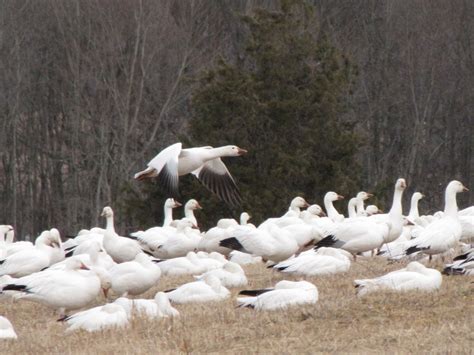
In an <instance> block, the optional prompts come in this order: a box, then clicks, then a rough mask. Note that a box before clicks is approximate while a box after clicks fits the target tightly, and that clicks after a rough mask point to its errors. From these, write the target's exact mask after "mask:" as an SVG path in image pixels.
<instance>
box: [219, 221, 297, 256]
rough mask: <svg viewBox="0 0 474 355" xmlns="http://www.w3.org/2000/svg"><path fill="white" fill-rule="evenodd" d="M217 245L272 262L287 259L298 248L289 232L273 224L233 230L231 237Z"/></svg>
mask: <svg viewBox="0 0 474 355" xmlns="http://www.w3.org/2000/svg"><path fill="white" fill-rule="evenodd" d="M219 245H220V246H223V247H226V248H230V249H233V250H238V251H242V252H246V253H248V254H252V255H257V256H261V257H262V259H263V260H264V261H267V260H271V261H274V262H279V261H282V260H285V259H288V258H289V257H290V256H291V255H293V254H295V253H296V252H298V250H299V249H300V246H299V245H298V243H297V241H296V240H295V239H294V238H292V236H291V234H290V232H288V231H286V230H284V229H282V228H279V227H278V226H276V225H273V224H270V225H269V226H268V227H266V228H264V229H260V228H258V229H253V228H249V227H247V228H246V229H244V228H241V229H238V230H235V231H234V232H233V233H232V237H231V238H228V239H224V240H221V241H220V242H219Z"/></svg>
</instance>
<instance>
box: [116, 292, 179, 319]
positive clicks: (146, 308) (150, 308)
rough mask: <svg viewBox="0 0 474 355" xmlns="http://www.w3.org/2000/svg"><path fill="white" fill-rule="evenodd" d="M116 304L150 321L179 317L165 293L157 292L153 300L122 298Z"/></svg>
mask: <svg viewBox="0 0 474 355" xmlns="http://www.w3.org/2000/svg"><path fill="white" fill-rule="evenodd" d="M114 303H117V304H120V305H121V306H122V307H124V308H125V309H126V310H129V313H131V312H133V311H135V312H136V313H138V315H143V316H146V317H148V318H150V319H155V318H167V317H177V316H179V312H178V310H177V309H176V308H174V307H173V306H172V305H171V303H170V300H169V299H168V296H167V295H166V293H164V292H157V293H156V295H155V297H154V298H153V299H152V300H146V299H133V300H131V299H128V298H125V297H120V298H118V299H117V300H115V302H114Z"/></svg>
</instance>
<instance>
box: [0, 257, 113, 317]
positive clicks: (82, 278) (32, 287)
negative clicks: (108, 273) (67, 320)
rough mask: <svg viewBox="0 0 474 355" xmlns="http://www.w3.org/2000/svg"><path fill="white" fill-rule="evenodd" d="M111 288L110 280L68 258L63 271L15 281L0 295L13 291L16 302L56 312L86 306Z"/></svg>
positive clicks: (44, 272) (29, 276)
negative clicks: (43, 306) (27, 301)
mask: <svg viewBox="0 0 474 355" xmlns="http://www.w3.org/2000/svg"><path fill="white" fill-rule="evenodd" d="M108 288H110V280H109V279H107V278H105V277H103V276H102V275H100V274H97V273H96V272H94V271H92V270H89V268H88V267H87V266H85V265H84V264H83V263H82V262H81V261H80V260H79V259H77V258H76V257H71V258H69V259H68V260H67V264H66V268H65V269H64V270H48V269H46V270H44V271H40V272H36V273H34V274H31V275H28V276H24V277H21V278H18V279H15V280H14V281H13V282H11V283H8V284H6V285H3V286H2V289H1V293H3V292H5V291H12V293H14V297H15V298H22V299H25V300H31V301H33V302H38V303H42V304H44V305H46V306H48V307H51V308H55V309H58V310H59V313H60V315H62V316H63V315H64V314H65V311H66V310H73V309H78V308H82V307H84V306H87V305H88V304H89V303H91V302H92V301H94V300H95V299H96V297H97V296H98V295H99V294H100V291H101V289H102V290H104V293H106V290H107V289H108Z"/></svg>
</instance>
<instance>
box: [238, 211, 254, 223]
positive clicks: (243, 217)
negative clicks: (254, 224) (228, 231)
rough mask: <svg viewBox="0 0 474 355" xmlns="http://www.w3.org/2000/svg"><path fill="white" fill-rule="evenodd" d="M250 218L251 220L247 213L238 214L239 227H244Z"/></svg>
mask: <svg viewBox="0 0 474 355" xmlns="http://www.w3.org/2000/svg"><path fill="white" fill-rule="evenodd" d="M250 218H252V216H251V215H249V214H248V213H247V212H242V213H241V214H240V224H241V225H246V224H247V223H248V221H249V219H250Z"/></svg>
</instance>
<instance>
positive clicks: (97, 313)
mask: <svg viewBox="0 0 474 355" xmlns="http://www.w3.org/2000/svg"><path fill="white" fill-rule="evenodd" d="M60 320H61V321H64V322H66V323H67V324H68V326H69V327H68V328H67V329H66V332H72V331H75V330H81V329H82V330H86V331H88V332H97V331H100V330H104V329H109V328H123V327H125V326H127V325H128V324H129V319H128V315H127V312H126V311H125V309H124V307H122V306H121V305H119V304H117V303H115V302H114V303H107V304H105V305H103V306H98V307H94V308H90V309H87V310H85V311H82V312H78V313H76V314H73V315H71V316H66V317H64V318H62V319H60Z"/></svg>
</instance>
